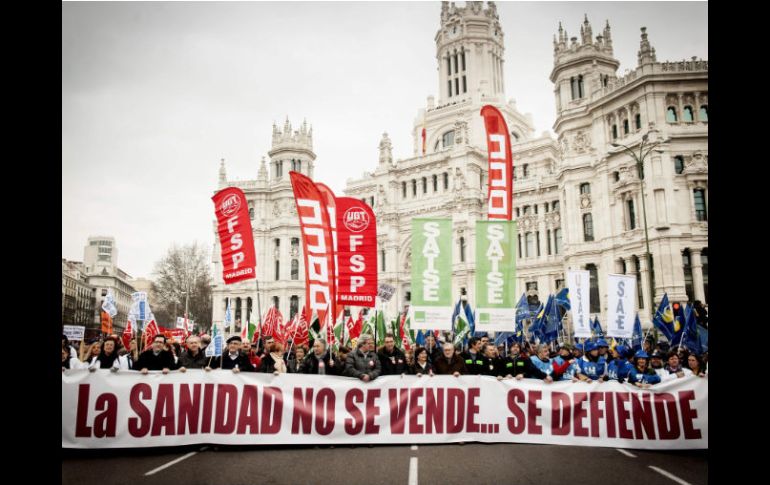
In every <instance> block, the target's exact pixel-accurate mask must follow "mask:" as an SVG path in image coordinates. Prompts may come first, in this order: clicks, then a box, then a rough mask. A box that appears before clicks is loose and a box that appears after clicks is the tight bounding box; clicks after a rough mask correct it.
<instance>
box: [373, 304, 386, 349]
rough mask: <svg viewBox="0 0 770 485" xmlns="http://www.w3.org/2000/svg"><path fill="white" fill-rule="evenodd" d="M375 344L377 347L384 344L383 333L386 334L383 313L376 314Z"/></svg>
mask: <svg viewBox="0 0 770 485" xmlns="http://www.w3.org/2000/svg"><path fill="white" fill-rule="evenodd" d="M376 325H377V342H376V343H375V344H376V346H377V347H379V346H380V345H382V344H383V343H385V333H386V332H387V330H386V328H385V314H384V313H383V312H377V324H376Z"/></svg>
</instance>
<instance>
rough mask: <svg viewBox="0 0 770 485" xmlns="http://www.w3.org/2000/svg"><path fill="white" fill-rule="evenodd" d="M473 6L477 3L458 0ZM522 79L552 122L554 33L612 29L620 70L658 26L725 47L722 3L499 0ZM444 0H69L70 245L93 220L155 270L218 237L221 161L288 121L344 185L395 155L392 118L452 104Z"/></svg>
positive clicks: (403, 154) (674, 54)
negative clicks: (178, 252)
mask: <svg viewBox="0 0 770 485" xmlns="http://www.w3.org/2000/svg"><path fill="white" fill-rule="evenodd" d="M456 4H457V5H458V6H464V2H456ZM497 6H498V13H499V14H500V21H501V24H502V28H503V32H504V34H505V88H506V96H507V98H513V99H516V101H517V106H518V109H519V110H520V111H521V112H523V113H532V116H533V121H534V123H535V128H536V133H537V134H540V133H541V132H543V131H546V130H548V131H552V130H551V127H552V125H553V122H554V120H555V104H554V97H553V85H552V84H551V82H550V81H549V80H548V75H549V73H550V71H551V68H552V67H553V45H552V39H553V34H554V33H556V30H557V28H558V23H559V21H561V22H562V25H563V26H564V28H565V29H566V30H567V32H568V33H569V35H570V36H578V37H579V35H580V25H581V23H582V21H583V14H584V13H585V14H588V19H589V21H590V22H591V24H592V27H593V32H594V37H595V36H596V35H599V33H600V32H601V30H602V29H603V27H604V23H605V20H607V19H609V21H610V27H611V29H612V39H613V47H614V50H615V57H616V58H617V59H619V60H620V63H621V64H620V69H619V75H623V73H624V71H625V70H626V69H634V68H635V67H636V64H637V51H638V50H639V40H640V31H639V28H640V27H642V26H646V27H647V33H648V34H649V40H650V42H651V44H652V46H653V47H655V49H656V53H657V58H658V61H664V60H682V59H685V58H687V59H689V58H690V57H692V56H697V57H700V58H703V59H707V58H708V8H707V7H708V6H707V4H706V2H590V3H585V2H526V3H519V2H498V4H497ZM440 11H441V4H440V2H438V1H436V2H409V3H406V2H404V3H401V2H399V3H396V2H392V3H386V2H334V3H327V2H310V3H305V2H297V3H289V2H281V3H273V2H259V3H208V2H206V3H182V2H173V3H130V2H116V3H101V2H84V3H80V2H65V3H63V4H62V257H65V258H67V259H71V260H77V261H82V259H83V248H84V246H85V245H86V240H87V238H88V236H90V235H107V236H113V237H115V239H116V245H117V248H118V265H119V266H120V267H121V269H123V270H125V271H126V272H128V273H129V274H130V275H132V276H134V277H141V276H146V277H148V276H150V275H151V272H152V268H153V265H154V263H155V261H157V260H158V259H160V258H161V257H162V256H163V254H164V253H165V252H166V250H167V249H168V247H169V246H171V244H172V243H178V244H185V243H190V242H192V241H195V240H197V241H199V242H201V243H203V244H204V245H206V246H207V247H209V248H211V247H212V245H213V241H214V232H213V229H212V221H213V219H214V210H213V203H212V202H211V196H212V195H213V192H214V190H216V188H217V176H218V171H219V160H220V159H221V158H224V159H225V163H226V167H227V174H228V177H229V178H230V179H233V178H235V179H242V180H244V179H255V178H256V176H257V170H258V169H259V162H260V159H261V158H262V157H263V156H265V157H266V156H267V152H268V150H269V149H270V142H271V134H272V125H273V122H276V123H279V124H280V125H281V126H282V125H283V122H284V120H285V118H286V116H287V115H288V117H289V120H290V121H291V123H292V125H293V126H294V127H297V126H298V125H299V124H301V123H302V121H303V119H307V121H308V123H309V124H311V125H312V126H313V136H314V140H313V142H314V150H315V153H316V155H317V159H316V162H315V166H316V169H315V177H316V179H317V180H319V181H323V182H325V183H326V184H327V185H329V186H330V187H331V188H332V189H333V190H334V191H335V192H336V193H341V192H342V189H343V188H344V186H345V179H346V178H348V177H351V176H352V175H355V176H356V178H357V177H358V176H360V175H361V173H362V172H363V171H364V170H372V169H374V168H375V167H376V165H377V159H378V149H377V146H378V144H379V141H380V138H381V136H382V133H383V132H384V131H387V132H388V134H389V135H390V137H391V139H392V141H393V155H394V157H395V158H397V159H400V158H409V157H410V156H411V154H412V146H411V143H412V138H411V128H412V123H413V120H414V118H415V116H416V115H417V110H418V109H419V108H422V107H424V106H425V104H426V98H427V96H428V95H435V96H436V98H437V101H438V75H437V65H436V59H435V43H434V40H433V39H434V36H435V34H436V31H437V30H438V29H439V26H440Z"/></svg>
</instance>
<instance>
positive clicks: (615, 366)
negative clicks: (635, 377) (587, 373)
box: [604, 345, 634, 384]
mask: <svg viewBox="0 0 770 485" xmlns="http://www.w3.org/2000/svg"><path fill="white" fill-rule="evenodd" d="M611 352H612V357H613V359H612V362H610V363H609V364H607V374H605V375H604V380H605V381H608V380H610V379H612V380H613V381H618V382H620V383H621V384H622V383H623V382H625V381H626V380H627V379H628V374H630V373H631V370H632V369H633V368H634V364H632V363H631V362H629V361H628V358H629V357H631V356H632V355H633V350H632V349H631V348H630V347H626V346H625V345H618V346H616V347H614V348H613V349H612V350H611Z"/></svg>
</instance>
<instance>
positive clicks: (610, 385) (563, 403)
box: [61, 369, 708, 450]
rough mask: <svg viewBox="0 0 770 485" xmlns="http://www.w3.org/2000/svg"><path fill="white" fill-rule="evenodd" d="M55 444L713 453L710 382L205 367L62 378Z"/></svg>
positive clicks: (84, 372)
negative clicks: (531, 446)
mask: <svg viewBox="0 0 770 485" xmlns="http://www.w3.org/2000/svg"><path fill="white" fill-rule="evenodd" d="M61 422H62V447H63V448H118V447H120V448H123V447H126V448H128V447H152V446H182V445H191V444H196V443H214V444H223V445H234V444H248V445H254V444H265V445H278V444H298V443H301V444H302V445H308V444H343V443H344V444H353V443H377V444H381V443H394V444H397V443H402V444H414V443H451V442H457V441H481V442H487V443H501V442H502V443H540V444H561V445H574V446H599V447H611V448H639V449H655V450H662V449H705V448H708V378H700V377H696V376H690V377H685V378H682V379H672V380H670V381H666V382H664V383H661V384H656V385H654V386H653V387H652V388H650V389H639V388H637V387H634V386H633V385H630V384H627V383H624V384H620V383H618V382H617V381H609V382H603V383H592V384H586V383H582V382H580V383H574V384H573V383H572V382H571V381H558V382H553V383H551V384H545V383H543V382H542V381H541V380H537V379H522V380H515V379H504V380H502V381H498V380H497V379H496V378H494V377H490V376H461V377H459V378H456V377H453V376H444V375H441V376H434V377H430V378H429V377H421V378H419V377H417V376H411V375H407V376H383V377H379V378H377V379H375V380H374V381H371V382H368V383H366V384H363V383H362V382H361V381H360V380H358V379H354V378H350V377H337V376H317V375H304V374H278V375H273V374H263V373H251V372H241V373H239V374H234V373H232V372H230V371H223V370H214V371H211V372H205V371H203V370H202V369H188V370H187V372H185V373H179V372H176V371H174V372H171V373H169V374H166V375H164V374H162V373H161V372H160V371H150V373H149V375H147V376H142V375H140V374H139V373H138V372H136V371H120V372H117V373H113V372H110V371H109V370H108V369H98V370H96V371H95V372H93V373H91V372H89V371H88V370H86V369H82V370H81V369H78V370H67V371H65V372H64V373H62V416H61Z"/></svg>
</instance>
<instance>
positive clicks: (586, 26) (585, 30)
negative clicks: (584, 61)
mask: <svg viewBox="0 0 770 485" xmlns="http://www.w3.org/2000/svg"><path fill="white" fill-rule="evenodd" d="M583 15H584V16H585V17H584V18H585V20H584V21H583V25H581V26H580V34H581V35H582V36H583V39H582V42H583V44H584V45H587V44H590V43H591V42H592V41H591V39H592V38H593V36H594V33H593V30H592V29H591V23H590V22H588V14H583Z"/></svg>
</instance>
